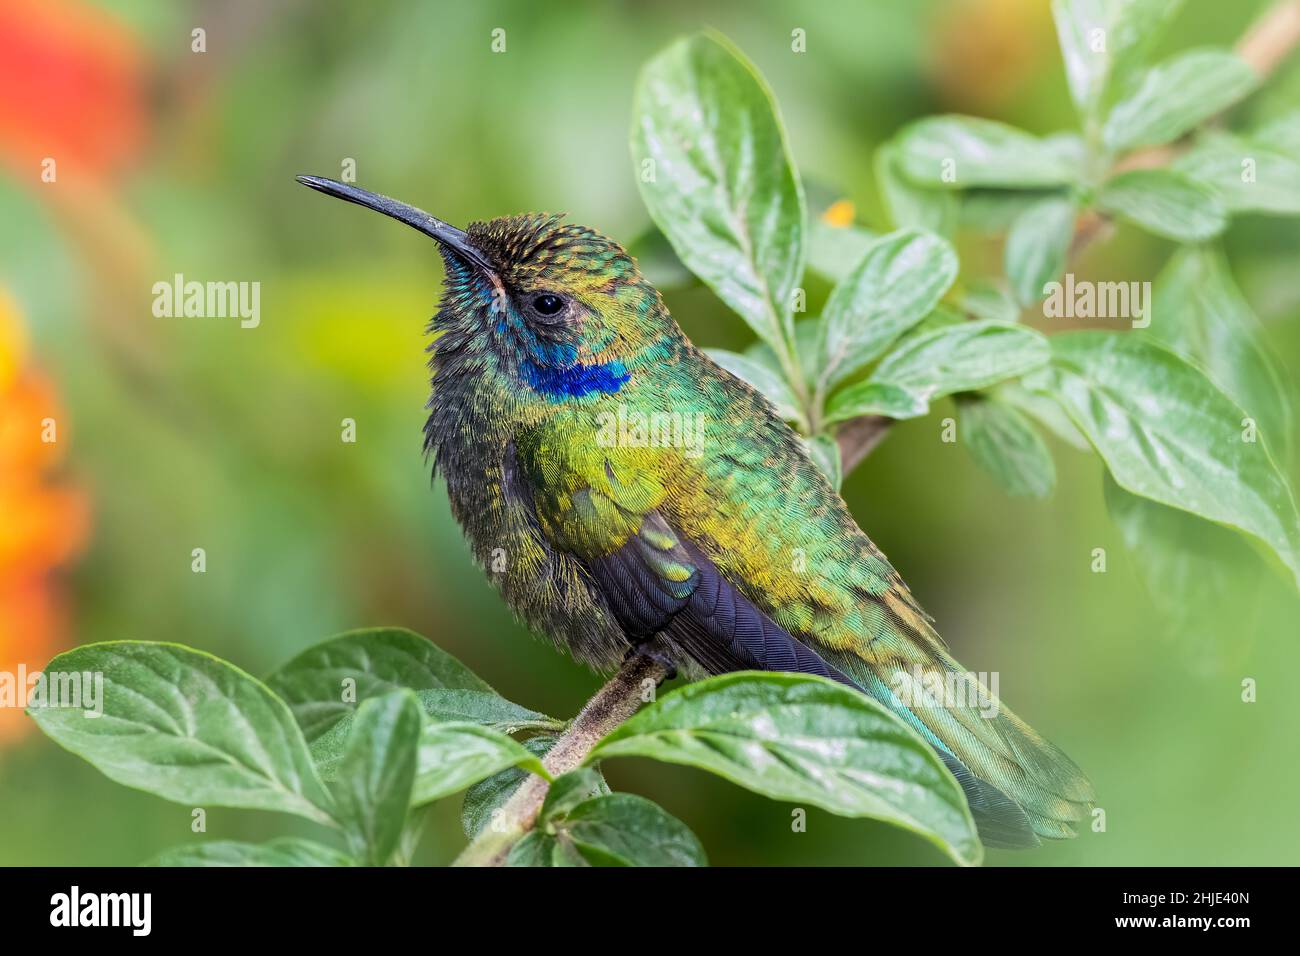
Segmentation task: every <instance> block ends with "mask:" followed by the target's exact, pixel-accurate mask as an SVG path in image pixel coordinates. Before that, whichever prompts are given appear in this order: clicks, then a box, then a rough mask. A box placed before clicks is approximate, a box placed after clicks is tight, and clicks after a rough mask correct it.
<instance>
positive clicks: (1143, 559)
mask: <svg viewBox="0 0 1300 956" xmlns="http://www.w3.org/2000/svg"><path fill="white" fill-rule="evenodd" d="M1105 489H1106V508H1107V510H1108V511H1109V512H1110V515H1111V517H1112V518H1113V519H1114V521H1115V524H1116V526H1118V528H1119V530H1120V534H1121V535H1122V536H1123V538H1124V546H1125V548H1126V549H1127V550H1128V551H1129V553H1130V554H1132V555H1133V558H1134V560H1133V566H1134V569H1135V571H1136V573H1137V574H1138V576H1139V577H1141V578H1142V581H1143V584H1144V585H1145V587H1146V591H1147V594H1148V595H1149V596H1150V598H1151V603H1152V604H1153V605H1154V606H1155V607H1156V609H1157V610H1159V611H1160V614H1161V616H1162V617H1163V618H1164V619H1165V621H1166V629H1167V631H1168V635H1169V637H1170V638H1171V639H1172V640H1173V641H1174V642H1175V643H1176V644H1177V646H1179V647H1181V648H1183V649H1184V652H1185V653H1184V657H1185V659H1186V660H1188V661H1189V662H1191V663H1192V664H1193V666H1194V667H1195V668H1196V669H1197V670H1199V671H1202V672H1208V673H1211V674H1212V673H1218V672H1219V670H1218V669H1219V668H1220V667H1222V666H1223V664H1224V663H1226V662H1225V660H1224V658H1225V656H1227V653H1228V651H1229V646H1230V643H1231V642H1230V637H1231V636H1232V635H1235V634H1236V633H1237V630H1238V628H1239V627H1240V625H1241V616H1242V614H1243V613H1249V610H1250V608H1251V606H1252V605H1253V604H1254V602H1255V601H1256V600H1257V598H1258V594H1259V591H1260V585H1261V582H1262V581H1263V578H1264V576H1263V574H1262V573H1261V572H1262V570H1263V566H1262V563H1261V561H1260V559H1259V556H1258V555H1256V554H1255V553H1254V552H1253V551H1252V550H1251V549H1250V547H1249V546H1248V545H1247V544H1246V542H1245V541H1244V540H1243V539H1242V538H1241V536H1240V535H1237V534H1234V533H1233V532H1231V531H1229V530H1228V529H1227V528H1224V527H1221V526H1220V525H1217V524H1214V523H1213V522H1210V521H1206V520H1205V519H1204V518H1198V517H1196V516H1195V515H1191V514H1188V513H1187V512H1186V511H1180V510H1178V509H1177V508H1170V507H1167V506H1166V505H1162V504H1157V503H1156V502H1154V501H1150V500H1149V499H1147V498H1140V497H1138V496H1137V495H1132V494H1129V493H1128V492H1127V491H1124V490H1123V489H1122V488H1120V487H1119V485H1117V484H1116V483H1115V480H1114V479H1113V478H1111V477H1110V475H1106V479H1105Z"/></svg>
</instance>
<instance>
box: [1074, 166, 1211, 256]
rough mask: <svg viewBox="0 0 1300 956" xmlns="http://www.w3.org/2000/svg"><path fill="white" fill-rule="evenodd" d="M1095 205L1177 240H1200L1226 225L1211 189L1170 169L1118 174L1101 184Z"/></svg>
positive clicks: (1138, 170) (1158, 234)
mask: <svg viewBox="0 0 1300 956" xmlns="http://www.w3.org/2000/svg"><path fill="white" fill-rule="evenodd" d="M1097 205H1098V206H1100V207H1101V208H1102V209H1104V210H1105V211H1106V212H1108V213H1110V214H1111V215H1113V216H1119V217H1120V218H1121V219H1126V220H1128V221H1129V222H1131V223H1133V224H1134V225H1135V226H1140V227H1141V228H1143V229H1145V230H1147V232H1151V233H1155V234H1156V235H1157V236H1164V237H1165V238H1166V239H1174V240H1176V241H1178V242H1202V241H1204V240H1206V239H1210V238H1212V237H1214V236H1217V235H1218V234H1219V233H1221V232H1222V231H1223V229H1224V227H1225V226H1227V224H1228V214H1227V212H1226V211H1225V210H1224V208H1223V204H1222V203H1221V202H1219V199H1218V197H1217V196H1216V195H1215V193H1214V191H1213V190H1211V189H1210V188H1209V187H1208V186H1205V185H1204V184H1202V183H1199V182H1197V181H1196V180H1194V179H1192V178H1191V177H1190V176H1187V175H1185V174H1183V173H1180V172H1176V171H1175V170H1172V169H1136V170H1134V171H1132V172H1129V173H1121V174H1120V175H1118V176H1116V177H1115V178H1114V179H1111V180H1108V181H1107V182H1106V183H1105V184H1104V185H1103V186H1102V187H1101V192H1100V194H1099V195H1098V196H1097Z"/></svg>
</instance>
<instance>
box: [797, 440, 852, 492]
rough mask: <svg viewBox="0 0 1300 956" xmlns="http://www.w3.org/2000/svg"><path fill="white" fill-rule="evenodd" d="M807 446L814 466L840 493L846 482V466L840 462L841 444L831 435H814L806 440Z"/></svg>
mask: <svg viewBox="0 0 1300 956" xmlns="http://www.w3.org/2000/svg"><path fill="white" fill-rule="evenodd" d="M805 444H806V445H807V446H808V456H809V457H810V458H812V460H813V464H815V465H816V466H817V467H818V469H820V471H821V473H822V474H823V475H825V476H826V480H827V481H829V482H830V483H831V487H832V488H834V489H835V490H836V491H839V490H840V483H841V482H842V481H843V480H844V466H843V462H841V461H840V446H839V444H838V443H837V442H836V441H835V439H834V438H833V437H832V436H830V435H814V436H813V437H812V438H809V439H806V440H805Z"/></svg>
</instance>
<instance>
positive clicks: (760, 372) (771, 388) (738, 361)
mask: <svg viewBox="0 0 1300 956" xmlns="http://www.w3.org/2000/svg"><path fill="white" fill-rule="evenodd" d="M705 353H706V354H707V355H708V356H709V358H711V359H713V361H715V362H717V363H718V364H719V365H721V366H722V367H723V368H725V369H726V370H727V371H728V372H730V373H731V374H732V375H734V376H736V378H739V379H741V380H742V381H744V382H746V383H747V384H749V385H751V386H753V387H754V389H756V390H757V391H758V392H759V393H761V394H762V395H763V396H764V397H765V398H766V399H767V400H768V401H769V402H771V403H772V405H773V406H774V407H775V409H776V413H777V414H778V415H779V416H781V418H782V419H783V420H784V421H787V422H793V423H795V424H796V425H802V424H803V422H804V417H803V413H802V412H800V411H799V400H798V399H797V398H796V397H795V394H794V390H793V389H792V388H791V387H790V384H789V383H788V382H787V381H786V380H785V379H784V378H783V377H782V376H781V373H780V372H778V371H776V370H775V369H773V368H772V367H771V366H769V365H767V364H766V363H764V362H760V361H758V360H757V359H754V358H751V357H750V356H748V355H740V354H737V353H736V352H728V351H727V350H726V349H706V350H705Z"/></svg>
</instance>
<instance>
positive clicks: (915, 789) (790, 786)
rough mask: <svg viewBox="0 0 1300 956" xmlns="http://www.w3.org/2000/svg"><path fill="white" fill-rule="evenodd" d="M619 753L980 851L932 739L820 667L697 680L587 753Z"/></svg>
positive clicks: (967, 859) (957, 852)
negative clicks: (821, 673) (812, 672)
mask: <svg viewBox="0 0 1300 956" xmlns="http://www.w3.org/2000/svg"><path fill="white" fill-rule="evenodd" d="M621 756H622V757H630V756H639V757H650V758H652V759H655V760H662V761H665V762H667V763H677V764H685V765H687V766H692V767H699V768H701V769H703V770H708V771H711V772H712V773H716V774H718V775H719V776H721V777H724V778H726V779H727V780H730V781H732V782H733V783H736V784H739V785H740V786H742V787H745V788H746V789H749V790H753V791H754V792H756V793H761V794H763V795H764V796H767V797H770V798H772V799H774V800H788V801H791V802H796V803H811V804H813V805H815V806H819V807H822V808H823V809H826V810H829V811H831V812H832V813H838V814H840V815H841V816H849V817H872V818H875V819H878V820H884V821H886V822H889V823H893V824H897V825H899V826H903V827H906V828H907V829H910V830H912V831H913V832H915V833H918V834H920V835H921V836H924V837H925V838H926V839H928V840H930V841H931V842H933V843H934V844H935V845H937V846H939V847H940V848H941V849H943V850H944V851H945V852H946V853H948V854H949V855H950V856H951V857H952V858H953V859H955V860H957V861H958V862H959V863H966V864H973V863H977V862H979V860H980V858H981V855H982V847H981V845H980V841H979V837H978V836H977V834H976V831H975V824H974V823H973V822H972V820H971V816H970V812H969V810H968V809H967V806H966V798H965V797H964V796H963V795H962V792H961V788H960V787H959V786H958V785H957V782H956V780H954V779H953V777H952V775H951V774H950V773H949V772H948V771H947V770H946V769H945V768H944V766H943V764H942V762H941V761H940V760H939V757H938V755H937V754H936V753H935V752H934V750H933V749H932V748H931V747H930V746H929V745H928V744H926V743H925V741H923V740H922V739H921V738H920V737H919V736H918V735H917V734H916V733H915V732H913V731H912V730H911V729H910V728H909V727H907V726H906V725H905V724H903V722H902V721H901V720H899V719H898V718H897V717H895V716H894V715H893V714H891V713H890V712H889V711H888V710H886V709H885V708H884V707H883V706H882V705H880V704H878V703H877V702H876V701H874V700H872V699H870V698H868V697H867V696H865V695H864V694H860V693H858V692H857V691H854V690H851V689H849V688H847V687H844V686H842V685H840V684H837V683H834V682H833V681H829V680H824V679H822V678H819V677H811V676H807V675H797V674H777V673H772V672H761V673H760V672H739V673H733V674H725V675H723V676H721V677H712V678H709V679H707V680H703V681H698V682H696V683H694V684H689V685H687V686H686V687H683V688H680V689H678V690H675V691H672V692H671V693H669V694H665V695H663V696H662V697H660V698H659V700H658V701H656V702H655V703H654V704H651V705H650V706H649V707H645V708H642V709H641V710H640V711H639V712H638V713H636V714H634V715H633V716H632V717H631V718H630V719H629V720H628V721H627V722H626V723H624V724H623V725H622V726H621V727H620V728H618V729H617V730H615V731H614V732H613V733H612V734H610V735H609V736H608V737H606V738H605V739H604V740H603V741H601V742H600V743H599V744H598V745H597V746H596V748H595V749H594V750H593V751H592V752H591V754H590V755H589V756H588V758H587V759H588V761H595V760H605V759H608V758H610V757H621Z"/></svg>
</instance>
